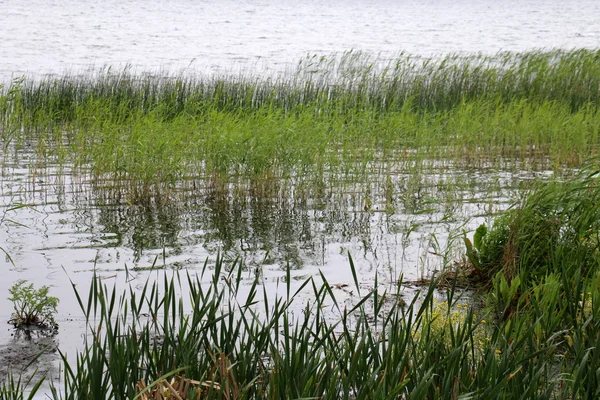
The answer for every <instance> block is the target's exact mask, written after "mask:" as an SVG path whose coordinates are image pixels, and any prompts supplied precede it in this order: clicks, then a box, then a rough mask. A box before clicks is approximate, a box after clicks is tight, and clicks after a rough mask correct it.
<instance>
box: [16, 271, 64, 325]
mask: <svg viewBox="0 0 600 400" xmlns="http://www.w3.org/2000/svg"><path fill="white" fill-rule="evenodd" d="M49 290H50V288H49V287H48V286H42V287H41V288H39V289H37V290H36V289H34V287H33V283H30V284H27V281H25V280H20V281H18V282H17V283H15V284H14V285H13V286H12V287H11V288H10V289H8V291H9V293H10V297H9V298H8V299H9V300H10V301H12V303H13V307H14V311H13V313H12V319H11V322H12V324H13V325H15V327H17V328H24V327H26V326H28V325H35V326H38V327H40V328H42V329H44V330H48V331H53V332H56V331H57V329H58V324H57V323H56V321H55V320H54V314H55V313H56V307H57V306H58V298H56V297H52V296H48V291H49Z"/></svg>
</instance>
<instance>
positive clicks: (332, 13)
mask: <svg viewBox="0 0 600 400" xmlns="http://www.w3.org/2000/svg"><path fill="white" fill-rule="evenodd" d="M0 11H1V13H2V22H1V23H0V82H2V81H4V82H7V81H9V80H10V79H11V78H12V77H15V76H20V75H23V74H26V75H28V76H41V75H44V74H48V73H55V74H60V73H64V72H65V71H75V72H77V71H81V70H86V69H88V68H90V67H100V66H105V65H114V66H124V65H131V66H132V68H133V69H134V70H136V71H148V70H168V71H178V70H181V69H185V70H186V71H188V72H192V73H198V72H200V73H215V72H216V73H219V72H224V71H225V72H227V71H237V70H243V71H255V72H259V73H264V72H265V71H266V70H269V71H283V70H285V69H287V68H290V66H292V65H294V64H295V63H296V62H297V60H299V59H300V58H301V57H303V56H305V55H306V54H315V53H319V54H330V53H340V52H343V51H346V50H350V49H356V50H361V51H364V52H366V53H368V54H372V55H374V56H380V57H382V58H388V57H393V55H394V54H397V53H399V52H401V51H406V52H409V53H413V54H417V55H424V56H431V55H435V54H443V53H448V52H460V53H471V52H484V53H495V52H497V51H499V50H514V51H521V50H528V49H534V48H555V47H560V48H574V47H595V46H597V45H598V43H600V18H598V16H600V2H598V1H586V0H580V1H564V0H531V1H526V2H524V1H517V0H504V1H498V0H480V1H467V0H462V1H461V0H440V1H416V0H415V1H412V0H411V1H391V0H388V1H378V0H360V1H347V0H330V1H327V2H324V1H312V0H304V1H289V0H277V1H276V0H264V1H233V0H223V1H219V2H216V1H215V2H209V1H200V0H194V1H192V0H177V1H114V0H106V1H102V2H80V1H41V0H29V1H13V0H8V1H4V0H0ZM4 157H5V156H4ZM2 161H3V166H4V169H3V171H2V172H3V173H2V175H1V182H0V206H1V207H2V209H1V210H0V217H2V216H4V220H3V221H2V223H1V224H0V246H2V247H3V248H4V249H5V250H6V251H7V252H9V254H10V255H11V257H12V258H13V260H14V264H15V265H12V264H11V262H10V260H9V259H8V258H5V257H2V258H1V259H0V277H1V279H0V322H1V321H5V320H8V319H9V317H10V312H11V309H10V303H9V302H8V301H7V300H6V297H7V293H8V292H7V291H8V288H9V287H10V286H11V285H12V284H13V283H14V282H15V281H17V280H18V279H27V280H30V281H32V282H34V283H35V284H37V285H41V284H48V285H51V286H52V287H53V289H52V291H53V293H54V294H55V295H59V296H60V297H61V304H60V308H59V316H58V318H57V319H58V322H59V323H60V326H61V329H60V333H59V335H58V338H57V340H58V343H59V346H60V347H61V349H62V350H63V351H72V350H73V349H74V348H75V347H77V346H79V345H80V344H81V339H80V335H81V333H82V330H83V324H82V320H81V318H80V313H79V311H78V310H77V306H76V304H75V302H74V296H73V294H72V290H71V286H70V280H72V281H73V282H74V283H75V284H77V285H80V287H83V288H85V287H87V285H88V283H89V281H90V277H91V275H92V272H93V271H94V270H97V271H98V272H99V274H100V275H101V276H102V278H103V279H104V281H105V282H110V283H112V282H117V283H119V284H124V283H125V281H127V280H130V281H131V282H133V284H134V285H136V284H141V283H143V282H144V280H145V279H146V278H148V277H153V276H154V274H156V272H155V271H151V270H149V268H150V267H151V266H152V265H153V264H154V263H156V265H160V266H166V268H167V269H168V270H171V269H180V268H186V269H194V268H199V267H200V266H201V265H202V263H203V262H204V260H205V259H207V258H211V259H214V258H215V257H216V254H217V253H218V252H219V251H220V252H221V253H222V254H224V256H225V257H226V258H230V259H234V258H235V257H242V258H243V259H244V260H245V262H246V263H247V264H248V265H250V266H251V267H252V269H251V272H250V273H254V272H252V271H256V270H257V269H258V270H259V271H260V273H262V274H263V277H264V281H265V284H266V285H272V286H273V287H274V286H275V285H276V284H277V281H278V279H281V278H282V277H283V276H284V275H285V272H284V271H285V266H286V265H290V266H291V267H292V268H293V273H292V276H293V277H294V278H295V279H297V282H298V285H299V284H300V282H301V281H302V279H304V278H306V277H309V276H314V275H316V274H317V272H318V271H319V270H322V271H323V272H324V273H325V275H326V276H327V277H328V279H329V281H330V282H332V283H346V282H351V279H352V278H351V275H350V271H349V269H348V267H347V265H348V262H347V254H348V252H350V253H351V254H352V256H353V258H354V259H355V261H356V263H357V266H358V268H359V272H360V280H361V281H362V282H364V284H365V285H366V286H369V285H372V282H373V278H374V276H375V273H379V274H380V275H381V278H382V281H388V282H389V281H393V280H394V279H397V278H398V277H399V276H400V275H401V274H404V277H405V279H416V278H419V277H420V276H421V275H422V274H425V273H427V272H429V271H430V270H431V269H433V268H436V266H437V265H438V262H437V261H436V260H438V258H437V256H436V255H435V254H433V253H436V252H437V251H438V250H441V249H443V248H444V246H445V244H446V241H447V238H448V233H449V232H460V231H461V230H462V229H471V228H472V227H474V226H477V224H479V223H481V222H483V221H484V218H483V217H481V215H485V214H487V213H489V212H491V211H495V210H500V209H502V208H504V207H506V206H507V204H508V203H509V201H510V199H511V198H512V197H513V196H514V195H515V193H517V191H518V190H517V188H518V187H519V185H522V184H523V183H526V182H527V181H528V180H529V179H530V178H531V176H524V175H523V174H519V173H515V172H510V171H502V170H498V169H489V170H465V169H461V168H459V167H452V166H448V165H435V164H432V166H431V169H429V170H427V171H424V173H423V174H422V175H419V176H415V175H414V174H412V173H411V172H410V171H408V170H404V169H403V168H402V167H401V166H399V167H397V168H396V167H395V166H393V165H392V166H386V167H385V168H392V169H394V168H396V172H395V173H394V174H392V180H391V182H390V184H391V187H392V199H391V202H390V199H389V198H388V197H386V195H385V190H384V188H383V187H380V186H381V182H380V183H377V180H374V181H373V182H370V181H369V179H368V177H367V178H366V179H362V180H361V181H359V182H358V187H354V186H352V185H345V186H343V187H338V186H335V185H334V184H331V185H330V186H327V184H326V185H325V189H326V190H324V191H322V192H315V193H311V194H308V195H306V196H303V197H297V196H292V195H289V196H282V195H281V193H278V194H276V195H272V196H266V197H263V198H257V197H255V196H251V195H247V196H236V195H234V193H233V191H231V190H229V191H227V190H226V191H216V190H214V188H213V187H211V185H210V184H209V183H207V182H204V181H202V180H201V179H197V180H194V181H190V182H182V183H181V185H180V187H179V192H180V194H181V196H180V197H179V198H178V200H177V201H173V202H169V203H167V204H149V205H132V204H129V203H128V202H127V199H121V200H115V198H114V196H107V195H106V192H103V191H101V190H98V188H95V187H94V186H92V185H90V184H89V183H88V182H87V181H86V177H85V176H73V175H72V174H71V173H70V170H69V166H65V167H64V169H59V168H56V167H53V166H51V165H47V166H44V167H42V168H37V167H35V159H34V155H32V154H28V153H27V152H22V153H21V154H19V157H16V158H13V157H11V158H6V157H5V159H3V160H2ZM377 168H381V166H377ZM378 185H379V186H378ZM456 185H459V186H460V189H456V187H459V186H456ZM365 187H368V188H369V190H368V191H365ZM415 187H418V188H420V189H418V190H415ZM290 193H291V192H290ZM365 193H370V196H371V197H370V198H369V199H368V200H367V199H366V197H365ZM19 203H23V204H27V207H23V208H19V209H15V210H12V211H11V210H9V206H10V205H15V204H19ZM367 203H368V204H369V206H368V207H367V206H366V205H367ZM126 267H127V271H126V270H125V268H126ZM270 293H274V291H273V292H271V291H270ZM340 295H343V293H342V294H340ZM5 326H6V328H5V329H2V330H0V352H1V351H3V349H7V348H15V346H19V345H22V343H21V342H14V341H12V339H11V336H10V335H11V329H10V326H9V325H5ZM19 343H21V344H19ZM2 362H3V360H2V359H0V363H2ZM4 363H6V360H4ZM0 372H2V370H1V369H0Z"/></svg>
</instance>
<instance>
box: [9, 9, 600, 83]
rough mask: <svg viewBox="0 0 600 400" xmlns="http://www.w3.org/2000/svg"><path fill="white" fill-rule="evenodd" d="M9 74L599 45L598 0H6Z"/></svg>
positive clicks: (226, 67)
mask: <svg viewBox="0 0 600 400" xmlns="http://www.w3.org/2000/svg"><path fill="white" fill-rule="evenodd" d="M0 11H1V12H2V24H0V81H2V80H4V81H6V80H8V79H10V77H12V76H19V75H22V74H27V75H39V74H46V73H60V72H63V71H78V70H81V69H87V68H88V67H89V66H90V65H93V66H96V67H100V66H104V65H121V66H122V65H131V66H132V67H134V68H135V69H137V70H150V69H152V70H157V69H169V70H180V69H189V70H192V71H194V72H198V71H200V72H222V71H232V70H233V71H236V70H238V69H240V68H242V69H244V70H246V71H247V70H248V69H255V68H256V69H259V70H261V69H264V68H267V69H271V70H281V69H285V68H287V67H288V66H289V64H290V63H291V64H294V63H295V62H297V60H298V59H299V58H300V57H303V56H305V55H307V54H329V53H338V52H341V51H347V50H351V49H355V50H360V51H364V52H367V53H370V54H374V55H378V54H381V55H382V56H383V57H390V56H393V55H394V54H397V53H398V52H402V51H405V52H408V53H413V54H419V55H435V54H444V53H449V52H458V53H472V52H484V53H495V52H497V51H500V50H511V51H523V50H530V49H534V48H568V49H570V48H575V47H596V46H598V43H600V18H598V16H600V3H599V2H598V1H595V0H528V1H522V0H356V1H347V0H328V1H317V0H303V1H298V0H256V1H248V0H241V1H238V0H222V1H207V0H165V1H135V0H127V1H117V0H105V1H101V2H95V1H93V2H90V1H86V2H81V1H73V0H67V1H64V0H63V1H58V0H28V1H23V0H1V1H0Z"/></svg>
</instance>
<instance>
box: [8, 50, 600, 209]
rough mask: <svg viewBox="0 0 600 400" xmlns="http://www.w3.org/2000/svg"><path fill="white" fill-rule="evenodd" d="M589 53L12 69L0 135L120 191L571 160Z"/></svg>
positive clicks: (593, 57) (592, 85)
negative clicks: (239, 70)
mask: <svg viewBox="0 0 600 400" xmlns="http://www.w3.org/2000/svg"><path fill="white" fill-rule="evenodd" d="M599 57H600V53H599V52H598V51H592V50H576V51H570V52H564V51H548V52H544V51H537V52H529V53H522V54H518V53H500V54H497V55H496V56H482V55H473V56H447V57H446V58H443V59H440V60H431V59H427V60H423V59H418V58H413V57H410V56H407V55H401V56H399V57H398V58H397V59H396V60H394V61H392V62H389V63H388V64H385V65H382V64H381V63H377V62H376V61H373V60H370V59H368V58H366V57H364V56H362V55H361V54H358V53H348V54H346V55H344V56H342V57H337V58H336V57H332V58H320V59H319V58H315V57H313V58H307V59H305V60H303V61H302V62H301V63H300V64H299V67H298V70H297V71H292V72H290V73H289V74H285V75H282V76H279V77H272V78H255V77H252V76H244V75H240V76H229V77H212V78H210V77H184V76H172V77H162V78H161V77H153V76H143V75H135V74H133V73H130V72H128V70H124V71H117V72H115V71H113V70H111V69H107V70H104V71H101V72H99V73H90V74H88V75H82V76H63V77H57V78H47V79H45V80H39V81H36V80H29V79H28V80H23V79H22V80H17V81H15V82H14V83H13V84H12V85H9V86H8V87H6V88H5V89H4V91H3V92H2V94H1V95H0V123H1V124H2V141H3V144H4V147H5V148H8V147H9V146H8V143H12V144H13V146H12V147H11V148H13V149H19V148H22V147H23V146H32V148H34V149H35V151H36V152H37V154H38V156H39V159H40V160H41V161H40V162H42V163H47V162H49V161H50V162H58V163H65V162H69V163H74V164H75V165H77V166H81V167H83V168H85V169H86V170H87V168H91V174H92V176H93V177H95V179H99V180H100V179H103V180H105V181H106V180H108V181H111V182H119V183H120V184H123V185H124V186H125V188H126V190H127V191H128V192H130V193H132V194H133V195H132V198H135V197H143V196H144V195H145V194H147V193H157V192H161V191H163V192H164V191H165V190H167V189H168V188H169V187H170V186H172V185H173V182H175V181H177V180H178V179H180V178H181V177H183V176H190V175H191V176H213V175H215V174H218V175H220V176H222V177H223V178H221V179H225V180H234V181H235V179H236V178H235V177H239V176H244V177H247V176H250V177H254V179H255V180H258V181H260V180H261V179H262V177H264V176H275V177H278V178H283V179H288V178H289V177H290V176H296V177H298V176H300V177H302V179H305V180H306V181H308V182H311V181H319V180H320V179H322V176H323V175H324V174H327V173H330V174H342V175H343V174H347V175H348V176H357V174H358V175H359V174H360V172H361V170H364V169H365V168H366V166H367V165H369V163H370V162H374V161H381V160H390V159H396V160H398V159H402V158H405V157H407V156H408V155H409V156H410V157H412V158H414V159H415V160H417V161H418V160H430V159H432V158H449V159H453V160H457V161H458V160H460V161H463V162H466V163H467V164H469V165H478V164H480V163H485V162H490V161H492V162H499V161H498V160H509V162H512V161H511V160H513V161H514V160H516V161H523V160H525V161H527V162H529V163H530V164H531V165H533V166H537V167H539V166H543V167H550V168H553V167H558V166H577V165H579V164H580V163H581V162H582V161H583V160H584V159H586V158H588V157H590V156H594V155H596V154H597V151H598V145H599V142H600V137H599V135H600V133H599V132H600V122H599V121H600V118H599V116H598V112H599V110H598V107H597V104H598V101H597V100H598V96H599V89H600V67H598V65H600V63H598V62H597V61H598V59H599ZM503 162H504V161H503ZM138 195H139V196H138Z"/></svg>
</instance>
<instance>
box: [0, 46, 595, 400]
mask: <svg viewBox="0 0 600 400" xmlns="http://www.w3.org/2000/svg"><path fill="white" fill-rule="evenodd" d="M303 63H304V64H301V65H300V66H299V69H298V72H295V73H292V74H290V75H287V76H283V77H281V78H277V79H263V80H261V79H257V78H252V77H244V76H240V77H231V78H211V79H208V80H203V79H201V78H184V77H167V78H156V77H141V76H131V75H129V74H127V72H126V71H123V72H119V73H114V72H112V71H110V70H107V71H102V72H100V73H99V74H98V75H96V76H93V77H92V76H89V77H85V76H83V77H82V76H79V77H75V76H65V77H62V78H48V79H47V80H41V81H35V82H34V81H30V80H19V81H17V82H14V83H13V84H12V85H10V86H8V87H5V88H4V89H3V90H4V91H3V92H2V94H1V95H0V124H1V129H2V137H3V141H2V143H3V144H4V151H5V158H6V157H7V156H8V155H12V156H14V157H17V156H18V154H19V149H20V148H23V147H24V146H31V148H33V149H35V150H34V151H35V152H36V154H37V161H38V162H39V163H40V165H46V164H48V163H53V164H54V165H58V166H60V165H69V166H72V168H73V172H74V173H81V174H83V175H85V176H87V177H89V178H90V179H91V180H92V181H94V182H96V184H98V185H100V186H102V185H107V186H110V187H111V188H112V189H111V190H113V192H112V193H118V194H120V195H123V196H125V197H127V198H128V199H130V200H131V201H132V202H145V201H149V200H152V199H156V198H157V197H161V196H166V197H167V198H168V197H169V196H172V193H171V191H173V190H174V188H176V187H177V185H178V184H179V182H180V181H181V180H182V179H186V178H187V177H190V176H191V177H194V179H203V180H206V181H209V182H211V184H214V185H218V186H219V185H220V186H222V187H224V188H229V187H234V188H235V186H236V185H238V184H241V183H248V182H249V186H250V187H251V189H252V190H253V191H252V196H261V195H264V196H277V193H278V192H277V191H275V192H273V191H260V190H257V188H263V189H264V187H265V185H269V184H273V185H282V186H285V185H287V184H293V185H301V184H306V185H307V187H309V188H310V189H309V190H317V189H315V188H318V187H319V185H320V184H322V183H323V182H324V181H326V182H331V181H339V182H345V181H349V182H350V183H352V184H354V183H361V182H362V179H363V177H365V176H367V175H366V174H367V173H368V179H371V180H374V181H377V182H379V183H381V186H382V187H385V186H386V185H385V184H384V183H385V182H387V179H388V177H389V174H390V173H391V172H390V171H392V170H393V169H391V168H389V165H401V166H404V167H403V168H404V171H405V172H407V173H408V172H410V171H411V168H414V169H415V170H419V168H421V166H423V165H427V164H428V163H435V162H441V163H455V164H457V165H462V166H464V167H468V168H483V167H485V168H488V167H491V168H500V167H502V168H509V169H512V170H536V169H542V168H543V169H553V170H555V171H557V172H558V173H557V174H556V175H555V176H554V177H553V178H551V179H546V180H543V181H542V180H540V181H536V182H533V183H532V185H531V188H530V189H529V190H528V191H527V192H526V193H524V194H523V197H522V198H521V199H520V200H518V201H516V202H515V203H514V204H513V206H512V207H511V208H509V209H508V210H506V211H503V212H502V213H500V214H499V215H496V216H495V217H494V219H493V220H492V221H491V222H490V223H489V224H484V225H482V226H480V228H479V229H477V231H476V232H474V233H473V234H471V233H468V234H467V233H465V234H464V235H463V241H462V242H461V245H462V246H463V248H462V249H461V253H462V254H464V256H463V257H462V258H459V259H456V258H452V257H451V256H453V255H454V254H456V250H457V249H456V248H449V249H446V252H447V254H446V255H445V256H444V260H445V263H446V265H444V269H443V270H442V271H441V272H440V273H439V275H435V276H433V277H432V278H431V281H430V284H429V286H427V287H424V288H423V289H422V290H421V291H420V292H419V293H418V294H417V295H416V296H414V297H412V298H410V299H404V298H403V285H402V283H401V282H397V283H394V282H391V283H389V282H388V284H389V285H388V287H389V289H388V292H387V293H385V294H382V293H381V292H379V291H378V290H377V289H375V290H373V291H371V292H366V293H365V291H364V288H362V290H363V292H361V287H360V285H359V282H358V278H357V273H356V270H355V267H354V263H353V261H352V259H350V260H349V268H350V271H351V274H352V277H353V280H354V282H353V285H351V286H353V287H352V289H353V290H355V291H356V292H355V293H354V292H353V293H354V294H353V295H352V296H350V300H349V301H346V300H345V301H338V299H336V295H335V290H334V289H335V285H334V286H332V285H330V284H329V282H328V281H327V279H326V277H325V276H324V275H323V274H322V273H321V274H320V275H319V276H315V277H311V278H308V279H307V280H305V281H304V283H303V284H302V285H301V287H300V289H298V290H297V291H292V289H291V283H290V282H291V279H292V278H291V276H290V271H289V269H288V270H287V276H286V279H283V280H282V281H281V282H280V284H279V288H278V293H282V292H283V293H284V294H281V295H280V296H279V297H277V298H276V300H274V301H273V300H270V297H269V296H268V294H267V288H266V287H265V286H264V285H263V284H261V282H260V281H259V279H258V278H257V277H255V278H254V279H248V278H247V277H246V275H248V269H247V267H246V266H244V265H243V263H241V262H240V261H232V262H231V261H225V260H224V259H223V258H217V260H216V262H215V263H214V265H213V264H212V263H210V264H209V262H208V261H207V262H206V264H205V265H204V266H203V268H202V269H201V270H199V271H198V273H197V274H195V275H192V274H190V273H189V272H188V273H185V272H183V271H179V272H177V271H175V272H169V273H167V272H165V274H164V276H163V278H162V279H157V280H156V281H148V282H146V284H145V286H143V288H142V289H141V290H139V291H138V290H137V289H133V288H129V289H126V290H120V289H117V288H109V287H107V286H105V285H103V284H102V283H101V281H100V280H99V279H97V278H96V277H94V279H92V282H91V283H90V287H89V291H87V293H83V292H82V291H81V289H80V288H75V287H74V290H75V292H76V295H77V299H78V301H79V305H80V308H81V311H82V313H83V315H84V316H85V319H86V326H87V336H86V339H85V343H84V348H83V349H82V350H81V351H79V352H78V353H77V354H76V355H69V357H68V358H67V357H66V355H63V354H61V356H62V360H61V362H60V363H61V376H60V381H59V382H50V384H49V385H50V386H49V387H50V391H51V392H50V393H49V394H48V396H50V397H51V398H52V399H82V398H87V399H109V398H110V399H113V398H114V399H132V398H133V399H151V398H154V399H170V398H188V399H200V398H202V399H205V398H206V399H211V398H214V399H227V400H230V399H231V400H233V399H279V398H318V399H392V398H394V399H445V398H452V399H454V398H456V399H458V398H461V399H468V398H482V399H490V398H506V399H513V398H523V399H533V398H535V399H540V398H541V399H550V398H556V399H588V398H597V397H599V396H600V381H599V379H600V374H599V373H598V371H600V297H599V296H600V268H599V267H600V170H599V168H600V167H599V162H598V159H597V158H598V157H597V156H598V154H597V152H598V148H599V147H598V146H599V144H600V136H599V135H600V116H599V115H598V113H599V112H600V109H599V104H600V102H599V100H600V99H599V97H600V51H597V50H574V51H537V52H529V53H522V54H514V53H502V54H498V55H496V56H493V57H486V56H480V55H474V56H448V57H447V58H445V59H441V60H418V59H413V58H411V57H409V56H406V57H402V58H399V59H398V60H397V61H394V62H392V63H390V64H389V65H388V66H387V67H381V66H377V65H375V64H373V63H370V62H369V60H368V59H364V58H363V56H362V55H360V54H355V53H349V54H346V55H344V56H343V57H341V58H339V59H336V60H328V59H307V60H303ZM382 166H385V167H382ZM565 176H568V177H569V179H564V177H565ZM265 182H268V183H265ZM289 182H292V183H289ZM367 187H368V185H367ZM274 193H275V194H274ZM295 194H296V195H297V193H295ZM467 217H468V216H467ZM452 243H453V246H456V242H452ZM374 287H375V288H377V287H378V285H377V278H376V280H375V285H374ZM458 287H461V288H462V287H466V288H468V289H469V290H470V291H468V292H464V291H463V290H458V289H457V288H458ZM307 293H308V294H307ZM465 293H467V294H468V296H465ZM86 294H87V297H86ZM301 294H304V295H306V296H307V297H303V296H302V295H301ZM305 298H310V301H306V302H305V303H303V302H304V301H305V300H303V299H305ZM294 303H295V304H296V305H297V304H298V303H300V304H301V306H302V312H292V311H291V309H292V308H291V305H292V304H294ZM326 310H327V311H326ZM25 378H27V377H25ZM23 382H27V383H29V387H33V390H32V392H33V394H35V391H36V390H39V387H40V385H41V381H40V382H38V383H37V384H35V383H32V382H29V381H26V380H25V381H22V380H21V379H20V378H18V379H17V378H13V377H10V379H7V380H5V381H4V382H3V383H2V385H1V386H0V398H2V399H5V398H6V399H23V398H26V397H25V396H26V394H25V390H26V386H27V385H26V384H25V383H23ZM31 385H33V386H31ZM33 394H32V395H31V396H33ZM177 396H179V397H177Z"/></svg>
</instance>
